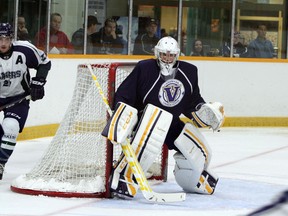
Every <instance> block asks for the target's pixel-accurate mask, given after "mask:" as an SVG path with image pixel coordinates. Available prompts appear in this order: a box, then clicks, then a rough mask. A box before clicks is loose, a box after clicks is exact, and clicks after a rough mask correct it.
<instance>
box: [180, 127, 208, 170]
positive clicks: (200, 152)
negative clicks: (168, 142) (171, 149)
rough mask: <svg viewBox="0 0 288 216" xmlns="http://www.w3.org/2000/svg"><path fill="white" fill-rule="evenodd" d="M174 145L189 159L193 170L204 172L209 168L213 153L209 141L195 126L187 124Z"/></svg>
mask: <svg viewBox="0 0 288 216" xmlns="http://www.w3.org/2000/svg"><path fill="white" fill-rule="evenodd" d="M174 144H175V146H176V147H177V148H178V149H179V150H180V152H181V153H182V154H183V155H184V157H185V158H187V160H188V161H189V163H190V166H191V168H192V169H193V170H199V171H200V172H202V170H203V169H204V168H206V167H208V165H209V163H210V160H211V155H212V151H211V149H210V147H209V145H208V142H207V140H206V139H205V138H204V136H203V135H202V134H201V133H200V131H199V129H198V128H196V127H195V126H194V125H193V124H191V123H186V124H185V126H184V128H183V129H182V131H181V133H180V135H179V136H178V138H177V139H176V140H175V142H174Z"/></svg>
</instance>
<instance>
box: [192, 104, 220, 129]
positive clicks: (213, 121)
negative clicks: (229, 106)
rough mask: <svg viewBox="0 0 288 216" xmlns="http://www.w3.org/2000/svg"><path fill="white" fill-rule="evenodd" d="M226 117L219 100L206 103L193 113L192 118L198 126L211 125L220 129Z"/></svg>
mask: <svg viewBox="0 0 288 216" xmlns="http://www.w3.org/2000/svg"><path fill="white" fill-rule="evenodd" d="M224 119H225V114H224V107H223V105H222V104H221V103H219V102H214V103H205V104H203V105H202V106H201V108H200V109H199V110H198V111H196V112H193V113H192V120H194V122H195V123H196V124H197V126H198V127H211V128H212V129H213V131H218V130H219V128H220V127H221V126H222V125H223V123H224Z"/></svg>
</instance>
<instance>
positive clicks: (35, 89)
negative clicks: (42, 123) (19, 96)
mask: <svg viewBox="0 0 288 216" xmlns="http://www.w3.org/2000/svg"><path fill="white" fill-rule="evenodd" d="M45 83H46V80H45V79H44V78H42V77H33V78H32V81H31V85H30V94H31V100H32V101H36V100H39V99H42V98H43V97H44V95H45V92H44V85H45Z"/></svg>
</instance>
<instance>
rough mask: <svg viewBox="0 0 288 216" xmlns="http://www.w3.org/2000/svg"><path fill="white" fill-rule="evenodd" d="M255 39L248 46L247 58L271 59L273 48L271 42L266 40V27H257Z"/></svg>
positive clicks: (261, 25) (262, 25)
mask: <svg viewBox="0 0 288 216" xmlns="http://www.w3.org/2000/svg"><path fill="white" fill-rule="evenodd" d="M256 31H257V35H258V36H257V38H256V39H255V40H253V41H251V42H250V43H249V45H248V57H250V58H273V57H275V55H274V48H273V45H272V42H271V41H270V40H268V39H267V38H266V33H267V27H266V25H264V24H259V25H258V26H257V30H256Z"/></svg>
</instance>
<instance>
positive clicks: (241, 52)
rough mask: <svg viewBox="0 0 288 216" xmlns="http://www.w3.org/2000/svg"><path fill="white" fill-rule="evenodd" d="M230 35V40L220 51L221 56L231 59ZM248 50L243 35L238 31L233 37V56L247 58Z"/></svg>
mask: <svg viewBox="0 0 288 216" xmlns="http://www.w3.org/2000/svg"><path fill="white" fill-rule="evenodd" d="M230 38H231V37H230V35H229V37H228V40H227V41H226V42H224V44H223V46H222V48H221V49H220V55H221V56H224V57H230V52H231V39H230ZM247 55H248V50H247V47H246V46H245V44H244V41H242V39H241V33H240V32H238V31H235V32H234V37H233V56H234V57H247Z"/></svg>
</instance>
